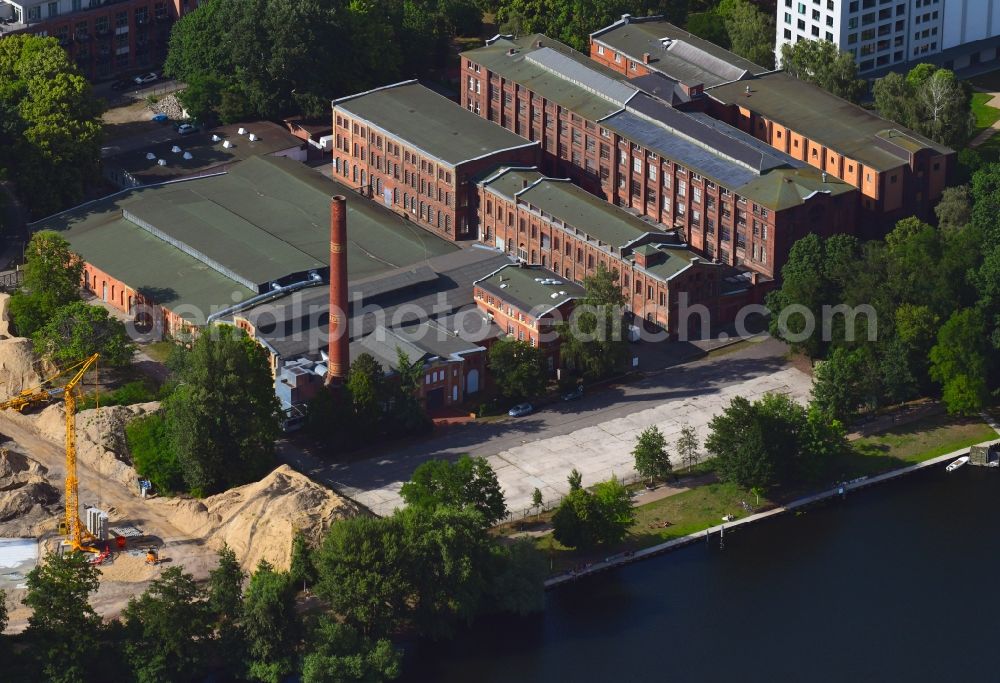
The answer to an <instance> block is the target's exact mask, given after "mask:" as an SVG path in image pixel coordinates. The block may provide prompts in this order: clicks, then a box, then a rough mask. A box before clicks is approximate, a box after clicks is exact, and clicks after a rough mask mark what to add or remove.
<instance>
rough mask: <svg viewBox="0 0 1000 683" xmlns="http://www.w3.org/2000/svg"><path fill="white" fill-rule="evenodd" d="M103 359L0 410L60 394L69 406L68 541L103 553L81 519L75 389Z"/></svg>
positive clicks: (72, 545) (87, 360) (90, 360)
mask: <svg viewBox="0 0 1000 683" xmlns="http://www.w3.org/2000/svg"><path fill="white" fill-rule="evenodd" d="M98 358H100V354H99V353H95V354H94V355H92V356H89V357H88V358H85V359H84V360H82V361H80V362H79V363H76V364H74V365H71V366H70V367H68V368H65V369H64V370H63V371H62V372H59V373H57V374H56V375H53V376H52V377H49V378H48V379H46V380H45V381H44V382H42V384H41V386H38V387H34V388H32V389H25V390H23V391H21V392H20V393H18V394H15V395H14V396H12V397H11V398H9V399H7V400H6V401H3V402H0V410H17V411H18V412H22V413H23V412H24V411H25V410H26V409H28V408H33V407H35V406H39V405H44V404H46V403H49V402H50V401H53V400H55V399H56V398H57V397H59V396H60V395H61V396H62V397H63V401H64V403H65V406H66V522H65V524H66V534H67V536H68V538H67V544H68V545H69V547H70V549H72V550H82V551H85V552H89V553H99V552H100V551H99V550H98V549H97V548H94V547H92V546H90V545H86V544H85V541H90V540H93V539H94V537H93V535H92V534H91V533H90V532H89V531H87V529H86V528H85V526H84V524H83V522H82V521H81V520H80V487H79V480H78V479H77V476H76V396H75V395H74V393H73V392H74V390H75V389H76V386H77V384H79V383H80V380H82V379H83V376H84V374H86V372H87V370H89V369H90V368H91V366H93V365H94V363H96V362H97V359H98ZM71 372H72V373H73V375H72V377H70V379H69V381H68V382H66V384H64V385H63V386H61V387H53V386H51V384H52V382H54V381H55V380H56V379H58V378H60V377H63V376H65V375H67V374H69V373H71Z"/></svg>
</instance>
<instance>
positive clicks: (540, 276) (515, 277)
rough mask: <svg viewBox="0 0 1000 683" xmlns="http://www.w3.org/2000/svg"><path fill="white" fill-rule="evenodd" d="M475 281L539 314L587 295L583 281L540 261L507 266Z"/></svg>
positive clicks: (507, 299) (512, 302) (505, 298)
mask: <svg viewBox="0 0 1000 683" xmlns="http://www.w3.org/2000/svg"><path fill="white" fill-rule="evenodd" d="M476 284H477V285H479V286H480V287H482V288H483V289H485V290H486V291H488V292H491V293H493V294H495V295H496V296H498V297H500V298H501V299H503V300H505V301H508V302H510V303H511V304H513V305H515V306H517V307H518V308H520V309H521V310H522V311H524V312H525V313H528V312H532V314H533V315H535V316H536V317H537V316H539V315H541V314H542V313H544V312H547V311H548V310H550V309H552V308H555V307H557V306H561V305H562V304H564V303H566V302H567V301H570V300H571V299H582V298H583V297H585V296H586V295H587V290H586V289H584V288H583V287H581V286H580V285H578V284H576V283H575V282H571V281H569V280H567V279H565V278H563V277H560V276H559V275H558V274H556V273H553V272H552V271H551V270H548V269H547V268H543V267H542V266H537V265H531V266H520V265H510V266H504V267H503V268H501V269H500V270H498V271H496V272H495V273H491V274H490V275H489V276H488V277H485V278H483V279H482V280H479V281H477V282H476Z"/></svg>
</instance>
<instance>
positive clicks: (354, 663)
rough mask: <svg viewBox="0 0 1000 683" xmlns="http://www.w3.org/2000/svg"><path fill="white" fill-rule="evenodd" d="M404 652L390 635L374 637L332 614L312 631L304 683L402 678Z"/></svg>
mask: <svg viewBox="0 0 1000 683" xmlns="http://www.w3.org/2000/svg"><path fill="white" fill-rule="evenodd" d="M402 663H403V653H402V652H401V651H400V650H398V649H396V648H395V647H394V646H393V644H392V641H390V640H389V639H388V638H379V639H377V640H376V639H372V638H368V637H367V636H364V635H362V634H361V633H359V632H358V631H357V630H356V629H354V628H352V627H351V626H348V625H347V624H340V623H338V622H337V621H336V620H335V619H333V618H332V617H329V616H326V615H324V616H322V617H320V618H319V620H318V622H317V623H316V625H315V626H314V627H313V629H312V631H311V632H310V634H309V639H308V643H307V654H306V656H305V658H304V660H303V662H302V680H303V681H304V683H348V682H350V681H357V682H358V683H381V681H391V680H395V679H396V678H399V675H400V673H401V672H402Z"/></svg>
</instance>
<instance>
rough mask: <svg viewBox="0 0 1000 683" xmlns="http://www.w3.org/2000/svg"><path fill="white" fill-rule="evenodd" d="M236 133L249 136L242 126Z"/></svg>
mask: <svg viewBox="0 0 1000 683" xmlns="http://www.w3.org/2000/svg"><path fill="white" fill-rule="evenodd" d="M236 133H237V135H246V134H247V129H246V128H243V127H242V126H240V129H239V130H238V131H236Z"/></svg>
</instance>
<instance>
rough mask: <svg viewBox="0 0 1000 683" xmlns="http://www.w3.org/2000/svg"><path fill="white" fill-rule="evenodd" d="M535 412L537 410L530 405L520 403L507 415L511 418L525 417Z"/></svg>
mask: <svg viewBox="0 0 1000 683" xmlns="http://www.w3.org/2000/svg"><path fill="white" fill-rule="evenodd" d="M533 412H535V408H534V406H532V405H531V404H530V403H518V404H517V405H516V406H514V407H513V408H511V409H510V410H508V411H507V414H508V415H510V416H511V417H524V416H525V415H531V414H532V413H533Z"/></svg>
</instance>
